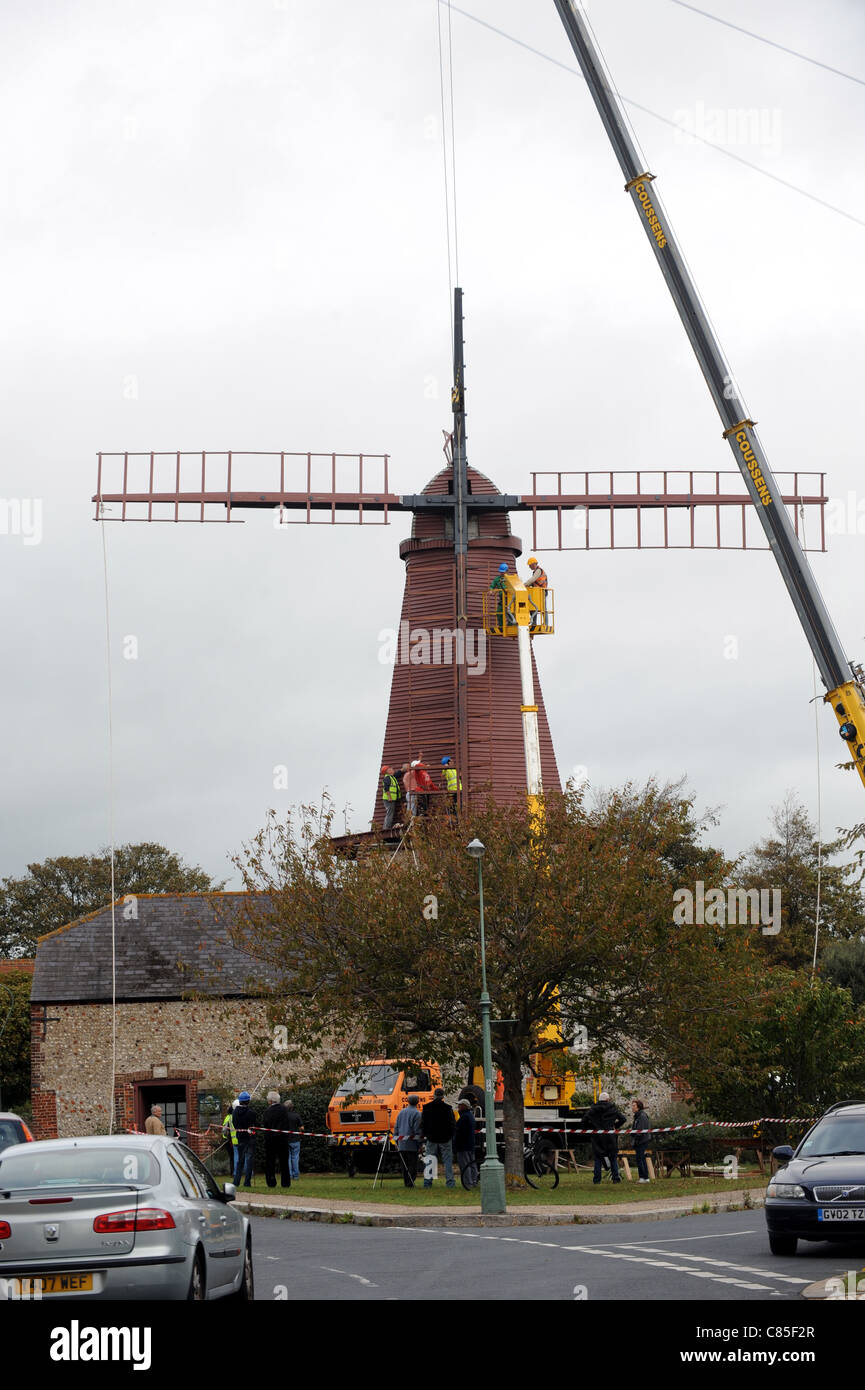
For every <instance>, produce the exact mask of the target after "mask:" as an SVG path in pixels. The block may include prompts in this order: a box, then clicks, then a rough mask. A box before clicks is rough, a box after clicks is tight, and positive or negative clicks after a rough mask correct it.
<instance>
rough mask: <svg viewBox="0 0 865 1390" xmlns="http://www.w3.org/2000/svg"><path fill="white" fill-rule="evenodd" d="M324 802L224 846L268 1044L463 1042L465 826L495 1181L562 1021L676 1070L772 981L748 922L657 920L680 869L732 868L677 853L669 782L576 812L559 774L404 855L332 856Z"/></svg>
mask: <svg viewBox="0 0 865 1390" xmlns="http://www.w3.org/2000/svg"><path fill="white" fill-rule="evenodd" d="M332 816H333V810H332V808H331V807H330V806H329V805H328V804H327V803H325V804H324V806H323V807H321V808H315V807H306V808H301V809H300V811H299V812H297V813H296V814H295V815H293V816H290V817H289V818H288V820H286V821H285V822H279V821H278V820H277V819H276V817H275V815H274V814H273V813H272V814H271V818H270V820H269V822H268V824H267V825H266V826H265V828H264V830H262V831H261V833H260V834H259V835H258V836H257V837H256V839H255V840H254V841H253V842H252V844H251V845H250V846H248V847H246V849H245V851H244V853H243V854H242V855H240V856H238V857H237V859H236V861H235V862H236V864H237V866H238V868H239V869H240V871H241V874H242V876H243V879H244V882H245V885H246V887H247V888H248V889H249V890H250V891H251V894H252V896H251V897H250V898H249V899H248V901H247V905H246V908H245V910H244V912H243V914H242V916H241V917H240V919H239V920H238V922H237V923H236V925H235V926H234V928H233V929H232V933H233V938H234V944H235V945H236V946H238V947H240V948H241V949H243V950H245V951H248V952H249V953H250V954H252V955H253V956H255V957H256V958H257V960H258V961H259V962H260V966H261V969H260V971H259V975H258V980H257V983H259V985H260V983H261V979H263V978H267V979H268V980H269V981H270V982H271V986H272V990H273V996H274V1003H273V1021H276V1019H279V1022H280V1023H281V1024H282V1025H283V1027H284V1029H285V1035H287V1037H288V1038H289V1039H294V1040H295V1041H294V1042H293V1043H292V1045H291V1047H290V1048H289V1050H288V1051H286V1050H284V1049H283V1050H281V1052H280V1059H281V1060H282V1061H283V1062H284V1063H285V1062H289V1063H291V1062H292V1061H298V1062H300V1061H304V1062H305V1061H309V1060H313V1059H316V1058H318V1057H320V1055H321V1054H322V1052H324V1053H326V1054H327V1055H328V1056H329V1057H330V1058H331V1059H332V1060H333V1059H338V1060H339V1061H340V1062H341V1063H342V1064H343V1065H345V1066H346V1067H354V1066H357V1065H358V1064H360V1063H362V1062H363V1061H365V1060H369V1059H370V1058H371V1057H373V1056H382V1057H394V1058H413V1059H418V1060H419V1059H423V1058H433V1059H436V1060H439V1061H447V1060H448V1059H450V1068H451V1076H453V1075H454V1074H455V1073H456V1074H458V1072H459V1066H460V1064H462V1065H463V1067H465V1065H466V1064H467V1062H468V1060H469V1059H475V1058H477V1057H478V1054H479V1052H480V1038H479V1019H478V1008H477V1002H476V1001H477V999H478V995H479V992H480V962H479V932H478V879H477V869H476V866H475V863H474V862H473V861H472V860H471V859H470V858H469V856H468V855H467V853H466V850H465V846H466V843H467V841H468V840H470V839H471V838H473V837H474V836H478V837H479V838H480V839H481V840H482V842H483V843H484V845H485V846H486V854H485V857H484V860H483V876H484V894H485V908H486V929H487V974H488V979H489V988H490V994H491V996H492V999H493V1008H494V1013H495V1015H496V1016H497V1017H498V1018H501V1019H509V1020H512V1022H511V1024H510V1026H509V1028H508V1029H507V1030H501V1031H498V1032H496V1033H495V1034H494V1038H493V1053H494V1060H495V1062H496V1064H497V1065H498V1067H499V1068H500V1069H501V1072H502V1077H503V1081H504V1129H505V1146H506V1168H507V1174H508V1181H509V1182H510V1183H511V1185H514V1184H521V1183H522V1181H523V1177H522V1154H523V1102H522V1082H523V1070H524V1068H525V1067H526V1066H527V1065H528V1064H529V1059H530V1057H531V1056H532V1055H533V1054H535V1053H544V1052H551V1051H556V1052H560V1050H561V1047H562V1044H563V1039H562V1035H561V1032H560V1031H559V1029H560V1025H561V1021H562V1020H567V1023H566V1027H567V1029H569V1030H570V1029H571V1028H572V1026H573V1025H575V1024H580V1025H582V1027H584V1028H585V1029H586V1032H587V1034H588V1046H589V1052H588V1054H587V1059H588V1060H592V1059H593V1058H595V1059H596V1058H599V1057H600V1056H602V1055H603V1054H604V1053H609V1052H616V1053H619V1054H621V1055H622V1056H623V1057H625V1058H627V1059H629V1060H631V1061H633V1062H635V1063H637V1064H638V1065H639V1066H641V1067H642V1068H644V1069H647V1068H648V1069H651V1070H653V1071H655V1072H656V1073H657V1074H661V1075H672V1074H674V1073H676V1072H677V1071H678V1072H680V1071H681V1070H682V1067H683V1065H684V1063H685V1062H686V1060H690V1059H691V1058H692V1057H693V1056H695V1055H700V1056H703V1055H706V1054H707V1053H710V1052H711V1049H712V1047H713V1046H714V1045H715V1044H716V1043H717V1042H718V1041H719V1040H720V1039H723V1038H724V1037H726V1035H727V1032H728V1030H729V1029H730V1028H731V1027H734V1026H735V1024H736V1021H737V1019H741V1018H744V1017H746V1016H747V1014H748V1012H749V1010H752V1009H753V1007H754V1004H755V1001H759V999H760V998H761V997H762V996H763V995H764V994H766V993H767V992H770V990H771V982H770V980H769V976H770V974H771V971H769V970H767V967H766V963H765V961H764V960H763V959H762V958H761V956H760V954H759V953H758V952H755V951H754V949H753V946H752V942H751V939H750V936H751V934H750V932H749V931H748V930H746V929H740V928H738V927H731V928H730V927H725V928H723V929H713V928H711V927H706V926H703V925H700V924H696V923H694V924H686V925H681V926H676V927H674V926H673V922H672V910H673V892H674V890H675V889H676V888H678V887H680V886H681V876H682V866H683V864H689V865H690V866H691V867H692V868H693V867H694V866H695V865H699V872H700V874H701V875H702V877H703V879H704V881H705V882H707V883H709V884H711V883H713V882H714V883H719V882H721V881H722V880H723V877H724V875H725V873H726V872H727V871H728V869H729V867H730V866H729V865H728V864H727V863H726V861H725V860H724V859H723V857H722V856H721V855H720V854H718V853H717V852H716V851H711V850H702V851H701V852H700V853H695V854H690V853H687V852H686V851H687V850H688V847H691V849H692V850H693V849H694V847H695V846H697V845H698V842H699V837H700V832H701V826H700V824H699V823H698V822H697V821H696V820H695V817H694V813H693V805H692V801H691V800H690V799H689V798H688V797H686V796H684V795H682V794H681V788H680V787H678V786H674V787H670V786H667V787H659V786H657V785H656V784H655V783H653V782H650V783H649V784H648V785H647V786H646V787H644V788H641V789H637V788H634V787H631V786H628V787H626V788H624V789H623V790H621V791H618V792H614V793H609V794H607V795H606V796H605V797H604V798H602V799H601V800H600V801H599V802H598V803H597V804H596V805H594V806H592V807H591V808H589V807H587V806H586V805H585V802H584V797H583V794H582V793H581V792H580V791H577V790H573V789H571V790H569V791H568V792H567V794H565V795H564V796H556V797H548V798H547V799H546V802H545V812H544V816H543V818H542V820H541V821H540V822H530V820H529V817H528V815H527V813H526V811H525V810H524V809H523V808H521V807H519V806H515V807H502V806H496V805H494V804H492V803H488V804H486V805H485V806H480V807H477V808H473V809H472V812H471V815H470V817H469V818H468V819H467V820H466V821H465V822H460V823H456V822H454V821H452V820H450V819H449V818H447V817H435V816H431V817H429V818H428V819H427V820H426V821H424V822H422V823H421V824H420V826H419V827H418V828H416V829H415V830H414V831H413V832H412V842H411V849H410V850H408V849H406V850H404V851H403V852H401V853H400V854H399V855H397V856H396V857H394V856H393V854H392V852H391V851H389V850H388V851H387V852H385V853H383V854H374V855H369V856H367V857H365V858H362V859H360V860H358V861H356V862H355V861H352V860H349V859H346V858H345V857H341V856H340V855H338V854H336V853H335V852H334V848H333V846H332V845H331V841H330V828H331V820H332ZM689 872H690V869H689ZM546 1028H550V1029H551V1030H552V1032H551V1035H550V1036H549V1037H546V1038H544V1037H543V1035H544V1030H545V1029H546ZM464 1079H465V1071H463V1080H464Z"/></svg>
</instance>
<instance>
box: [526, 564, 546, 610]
mask: <svg viewBox="0 0 865 1390" xmlns="http://www.w3.org/2000/svg"><path fill="white" fill-rule="evenodd" d="M528 564H529V565H530V567H531V571H532V577H531V579H527V580H526V588H527V589H540V590H541V593H539V594H537V595H535V596H534V597H536V598H537V599H538V600H539V602H540V607H539V608H537V609H535V611H534V612H533V613H532V627H537V625H538V623H541V622H546V620H547V597H546V594H545V593H544V592H543V591H544V590H545V589H546V587H547V576H546V572H545V571H544V570H542V569H541V567H540V565H539V564H538V561H537V557H536V556H534V555H530V556H529V558H528Z"/></svg>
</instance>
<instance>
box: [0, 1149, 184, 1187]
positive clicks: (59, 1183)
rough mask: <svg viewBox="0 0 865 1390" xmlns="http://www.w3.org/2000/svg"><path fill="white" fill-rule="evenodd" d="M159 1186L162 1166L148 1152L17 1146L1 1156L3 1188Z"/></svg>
mask: <svg viewBox="0 0 865 1390" xmlns="http://www.w3.org/2000/svg"><path fill="white" fill-rule="evenodd" d="M158 1182H159V1164H158V1163H157V1161H156V1159H155V1158H154V1157H153V1154H152V1153H149V1152H148V1151H147V1150H146V1149H139V1148H134V1147H133V1146H132V1145H131V1144H130V1146H129V1147H128V1148H124V1147H123V1146H122V1145H118V1146H117V1147H116V1148H110V1149H108V1148H105V1149H99V1148H89V1147H88V1148H80V1149H79V1148H75V1149H72V1148H70V1149H42V1148H40V1146H39V1145H38V1144H16V1146H15V1147H14V1148H13V1149H4V1150H3V1151H2V1153H0V1188H3V1189H5V1190H6V1191H9V1190H14V1189H16V1188H24V1187H99V1186H103V1185H105V1186H110V1187H117V1186H124V1187H128V1186H130V1185H135V1186H142V1185H143V1186H147V1187H150V1186H152V1185H153V1184H154V1183H158Z"/></svg>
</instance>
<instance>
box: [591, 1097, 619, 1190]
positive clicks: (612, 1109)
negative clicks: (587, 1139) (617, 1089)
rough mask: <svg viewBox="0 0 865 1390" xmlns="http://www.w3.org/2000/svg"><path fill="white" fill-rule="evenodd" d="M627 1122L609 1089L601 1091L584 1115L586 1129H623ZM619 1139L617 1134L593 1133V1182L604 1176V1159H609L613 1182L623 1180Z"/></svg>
mask: <svg viewBox="0 0 865 1390" xmlns="http://www.w3.org/2000/svg"><path fill="white" fill-rule="evenodd" d="M624 1123H625V1117H624V1115H623V1114H622V1112H621V1110H620V1109H619V1107H618V1106H617V1105H614V1104H613V1102H612V1101H611V1100H610V1093H609V1091H601V1094H600V1095H599V1096H598V1099H597V1100H596V1101H595V1103H594V1105H590V1106H589V1108H588V1110H587V1111H586V1113H585V1115H584V1116H583V1128H584V1129H601V1130H608V1129H621V1128H622V1125H623V1124H624ZM618 1152H619V1141H618V1139H617V1138H616V1136H615V1134H593V1135H592V1157H593V1158H594V1160H595V1172H594V1176H593V1178H592V1182H600V1181H601V1178H602V1176H603V1170H604V1159H605V1158H606V1159H608V1160H609V1164H610V1176H611V1177H612V1180H613V1182H621V1181H622V1179H621V1177H620V1175H619V1160H618V1157H617V1155H618Z"/></svg>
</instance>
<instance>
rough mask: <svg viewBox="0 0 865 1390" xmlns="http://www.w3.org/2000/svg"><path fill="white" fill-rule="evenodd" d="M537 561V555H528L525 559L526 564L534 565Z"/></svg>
mask: <svg viewBox="0 0 865 1390" xmlns="http://www.w3.org/2000/svg"><path fill="white" fill-rule="evenodd" d="M537 563H538V557H537V555H530V556H529V558H528V560H527V561H526V564H527V565H536V564H537Z"/></svg>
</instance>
